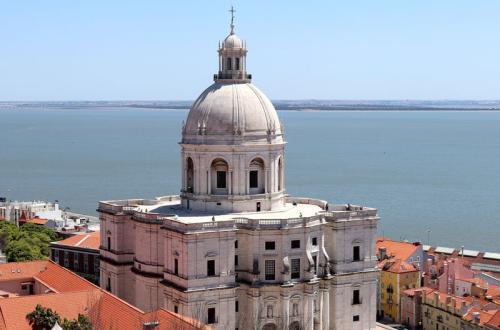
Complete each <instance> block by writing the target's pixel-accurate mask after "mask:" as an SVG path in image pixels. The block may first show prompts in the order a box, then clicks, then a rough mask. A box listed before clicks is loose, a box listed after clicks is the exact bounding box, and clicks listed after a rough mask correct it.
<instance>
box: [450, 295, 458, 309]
mask: <svg viewBox="0 0 500 330" xmlns="http://www.w3.org/2000/svg"><path fill="white" fill-rule="evenodd" d="M451 308H452V310H453V311H454V310H455V309H456V308H457V300H456V299H455V297H453V298H451Z"/></svg>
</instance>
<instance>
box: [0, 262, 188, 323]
mask: <svg viewBox="0 0 500 330" xmlns="http://www.w3.org/2000/svg"><path fill="white" fill-rule="evenodd" d="M12 268H13V269H21V270H22V271H21V272H20V273H17V271H16V272H15V273H9V275H8V276H7V275H5V277H4V279H3V280H4V281H7V280H9V279H10V280H17V279H19V278H20V276H21V274H22V275H23V276H27V275H29V274H31V275H32V278H34V279H35V280H37V281H40V282H41V283H43V284H45V285H47V286H49V287H50V288H52V289H53V290H55V291H56V292H54V293H47V294H38V295H26V296H18V297H9V298H3V299H0V330H4V329H16V330H24V329H26V330H28V329H31V327H30V326H29V324H28V321H27V320H26V315H27V314H28V313H30V312H31V311H33V310H34V309H35V306H36V305H37V304H40V305H42V306H43V307H47V308H51V309H52V310H54V311H56V312H57V313H58V314H59V315H60V316H61V318H62V319H64V318H67V319H74V318H76V317H77V316H78V314H79V313H81V314H85V315H87V316H88V317H89V318H90V319H91V322H92V324H93V326H94V329H142V328H143V324H144V322H151V321H158V322H159V327H158V328H157V329H181V330H184V329H186V330H187V329H196V328H197V327H195V326H194V325H193V322H192V320H191V319H189V318H186V317H180V316H179V315H177V314H174V313H171V312H168V311H166V310H163V309H160V310H158V311H155V312H151V313H144V312H143V311H141V310H140V309H138V308H135V307H134V306H132V305H130V304H128V303H127V302H125V301H123V300H121V299H120V298H118V297H116V296H114V295H112V294H110V293H109V292H107V291H105V290H102V289H100V288H99V287H97V286H95V285H93V284H92V283H90V282H87V281H86V280H84V279H82V278H80V277H79V276H77V275H76V274H74V273H72V272H70V271H69V270H66V269H65V268H63V267H61V266H59V265H57V264H55V263H54V262H52V261H33V262H26V263H13V264H4V265H0V269H3V270H9V269H12ZM17 274H19V275H17ZM4 283H5V282H4ZM1 289H2V281H0V290H1Z"/></svg>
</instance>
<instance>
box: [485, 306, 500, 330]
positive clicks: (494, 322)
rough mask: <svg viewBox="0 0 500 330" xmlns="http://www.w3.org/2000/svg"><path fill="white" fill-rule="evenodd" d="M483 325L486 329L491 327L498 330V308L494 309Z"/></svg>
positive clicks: (499, 326)
mask: <svg viewBox="0 0 500 330" xmlns="http://www.w3.org/2000/svg"><path fill="white" fill-rule="evenodd" d="M484 325H486V326H488V329H490V328H491V329H495V330H497V329H498V330H500V310H498V311H496V312H495V314H494V315H493V316H492V317H491V319H490V320H489V321H486V322H485V324H484Z"/></svg>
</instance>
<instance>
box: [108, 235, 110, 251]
mask: <svg viewBox="0 0 500 330" xmlns="http://www.w3.org/2000/svg"><path fill="white" fill-rule="evenodd" d="M108 250H110V251H111V237H109V236H108Z"/></svg>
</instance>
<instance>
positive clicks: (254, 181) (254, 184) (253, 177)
mask: <svg viewBox="0 0 500 330" xmlns="http://www.w3.org/2000/svg"><path fill="white" fill-rule="evenodd" d="M250 188H259V171H250Z"/></svg>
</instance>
